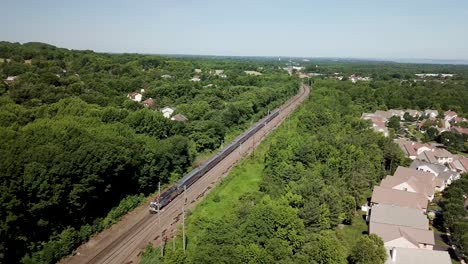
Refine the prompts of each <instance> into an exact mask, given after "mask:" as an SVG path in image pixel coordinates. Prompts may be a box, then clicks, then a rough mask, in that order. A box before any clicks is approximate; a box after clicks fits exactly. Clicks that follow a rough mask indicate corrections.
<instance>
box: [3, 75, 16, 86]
mask: <svg viewBox="0 0 468 264" xmlns="http://www.w3.org/2000/svg"><path fill="white" fill-rule="evenodd" d="M17 79H18V76H8V77H7V78H6V79H5V83H7V84H9V83H12V82H14V81H16V80H17Z"/></svg>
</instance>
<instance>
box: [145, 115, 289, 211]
mask: <svg viewBox="0 0 468 264" xmlns="http://www.w3.org/2000/svg"><path fill="white" fill-rule="evenodd" d="M279 112H280V110H279V109H276V110H274V111H272V112H271V113H270V114H269V115H267V116H266V117H264V118H262V119H261V120H260V121H258V122H257V123H256V125H255V126H254V127H252V128H250V129H249V130H247V131H245V132H244V133H243V134H241V135H240V136H238V137H237V138H236V139H234V140H233V141H232V142H231V143H230V144H229V145H227V146H226V147H225V148H224V149H223V150H221V151H220V152H219V153H217V154H216V155H214V156H213V157H212V158H210V159H209V160H208V161H206V162H205V163H204V164H203V165H201V166H199V167H198V168H196V169H194V170H192V171H191V172H189V173H188V174H186V175H185V176H184V177H183V178H182V179H180V180H179V181H178V182H177V183H175V184H174V185H173V186H171V187H170V188H168V189H166V190H164V191H163V193H161V195H160V196H158V197H156V198H155V199H154V200H153V201H152V202H151V203H150V206H149V211H150V213H157V212H158V210H161V209H162V208H164V207H165V206H166V205H168V204H169V203H170V202H171V201H172V200H174V199H175V198H176V197H177V196H178V195H180V194H181V193H182V192H183V191H184V188H189V187H190V186H191V185H192V184H193V183H195V182H196V181H197V180H198V179H200V178H201V177H202V176H203V175H204V174H205V173H206V172H208V171H209V170H211V169H212V168H213V167H214V166H216V164H218V163H219V162H220V161H221V160H223V159H224V158H225V157H227V156H228V155H229V154H231V153H232V152H233V151H234V150H235V149H236V148H237V147H239V146H240V145H241V144H242V143H244V142H245V141H247V139H249V138H250V137H251V136H252V135H254V134H255V133H257V132H258V131H259V130H260V129H261V128H263V127H264V126H265V125H266V124H268V123H269V122H270V121H271V120H272V119H273V118H275V117H276V116H278V114H279Z"/></svg>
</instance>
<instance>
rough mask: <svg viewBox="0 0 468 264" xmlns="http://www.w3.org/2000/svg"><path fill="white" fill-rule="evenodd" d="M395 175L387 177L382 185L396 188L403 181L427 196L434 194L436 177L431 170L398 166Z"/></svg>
mask: <svg viewBox="0 0 468 264" xmlns="http://www.w3.org/2000/svg"><path fill="white" fill-rule="evenodd" d="M393 175H394V176H387V177H385V178H384V179H383V180H382V181H381V182H380V186H381V187H386V188H394V187H396V186H398V185H400V184H402V183H406V184H408V185H409V186H411V188H413V189H414V190H415V191H416V192H417V193H421V194H424V195H426V196H427V197H431V196H432V195H433V194H434V188H435V186H436V183H435V178H436V177H435V176H434V175H433V174H432V173H430V172H423V171H418V170H415V169H410V168H405V167H401V166H398V168H397V170H396V171H395V173H394V174H393Z"/></svg>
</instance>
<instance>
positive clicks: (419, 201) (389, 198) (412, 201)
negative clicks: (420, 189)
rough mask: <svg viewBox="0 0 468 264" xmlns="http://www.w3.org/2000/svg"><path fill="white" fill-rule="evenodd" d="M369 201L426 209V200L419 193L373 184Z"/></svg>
mask: <svg viewBox="0 0 468 264" xmlns="http://www.w3.org/2000/svg"><path fill="white" fill-rule="evenodd" d="M371 203H378V204H387V205H396V206H401V207H408V208H413V209H420V210H421V209H422V210H425V209H427V203H428V200H427V198H426V197H425V196H424V194H421V193H412V192H406V191H401V190H395V189H391V188H384V187H380V186H375V187H374V191H373V192H372V198H371Z"/></svg>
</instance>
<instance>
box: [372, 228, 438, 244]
mask: <svg viewBox="0 0 468 264" xmlns="http://www.w3.org/2000/svg"><path fill="white" fill-rule="evenodd" d="M369 234H376V235H378V236H379V237H381V238H382V240H383V242H384V246H386V247H399V248H420V249H425V250H432V249H433V248H434V245H435V239H434V233H433V232H432V231H431V230H424V229H418V228H412V227H406V226H397V225H392V224H381V223H374V222H371V223H369Z"/></svg>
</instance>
